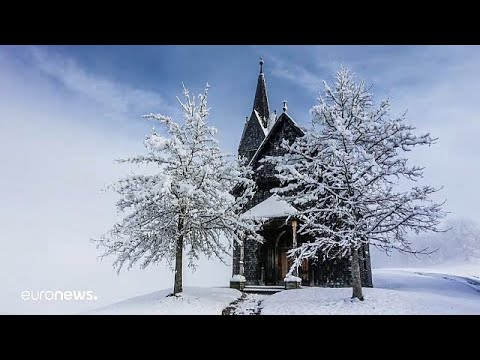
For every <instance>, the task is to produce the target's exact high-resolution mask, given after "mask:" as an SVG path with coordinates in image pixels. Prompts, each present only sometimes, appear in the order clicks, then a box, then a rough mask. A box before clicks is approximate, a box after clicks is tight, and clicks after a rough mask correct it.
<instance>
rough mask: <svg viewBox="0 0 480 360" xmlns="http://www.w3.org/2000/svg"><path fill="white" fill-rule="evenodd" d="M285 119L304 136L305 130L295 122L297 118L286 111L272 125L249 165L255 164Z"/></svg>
mask: <svg viewBox="0 0 480 360" xmlns="http://www.w3.org/2000/svg"><path fill="white" fill-rule="evenodd" d="M283 121H288V122H290V124H291V125H292V126H293V127H295V128H296V129H297V130H298V132H299V135H301V136H303V135H304V134H305V133H304V132H303V130H302V129H301V128H300V126H299V125H298V124H297V123H296V122H295V120H293V119H292V118H291V117H290V115H288V114H287V113H286V112H284V113H282V114H280V116H279V117H278V118H277V119H276V120H275V123H274V124H273V126H272V127H271V129H270V131H268V134H267V136H265V139H263V141H262V143H261V144H260V146H259V147H258V149H257V151H256V152H255V154H254V155H253V157H252V159H251V160H250V162H249V165H253V164H254V163H255V161H257V159H258V157H259V156H260V153H261V152H262V149H263V148H264V147H265V145H266V144H267V143H268V141H269V139H270V138H271V137H272V134H274V133H275V132H276V131H277V129H279V128H280V123H281V122H283Z"/></svg>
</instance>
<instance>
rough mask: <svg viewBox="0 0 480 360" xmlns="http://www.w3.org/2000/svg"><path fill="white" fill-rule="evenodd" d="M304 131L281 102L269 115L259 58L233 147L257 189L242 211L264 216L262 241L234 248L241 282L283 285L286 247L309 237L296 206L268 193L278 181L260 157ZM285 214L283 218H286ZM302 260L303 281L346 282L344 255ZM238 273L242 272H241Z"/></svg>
mask: <svg viewBox="0 0 480 360" xmlns="http://www.w3.org/2000/svg"><path fill="white" fill-rule="evenodd" d="M303 134H304V132H303V130H302V129H301V128H300V127H299V125H298V124H297V123H296V122H295V121H294V120H293V119H292V118H291V116H290V115H289V114H288V112H287V106H286V101H284V102H283V112H282V113H281V114H280V115H277V114H276V113H274V114H271V113H270V109H269V105H268V97H267V87H266V83H265V75H264V73H263V60H260V74H259V76H258V83H257V89H256V92H255V99H254V102H253V109H252V113H251V115H250V117H249V118H247V121H246V123H245V127H244V129H243V134H242V138H241V140H240V145H239V147H238V154H239V156H242V157H245V158H247V159H248V161H249V163H250V165H251V166H252V168H253V169H254V177H255V181H256V184H257V192H256V194H255V196H254V198H253V199H252V201H250V203H249V204H248V205H247V206H246V208H245V213H244V215H245V216H249V215H250V216H253V217H258V218H261V219H262V220H263V221H264V224H263V228H262V230H261V234H262V235H263V237H264V239H265V241H264V243H262V244H261V243H258V242H256V241H246V242H245V243H244V245H242V246H238V245H237V246H236V247H235V248H234V251H233V276H234V277H233V278H232V279H235V278H237V279H238V278H239V277H238V275H242V276H244V278H245V280H246V285H284V284H285V283H284V278H285V275H286V274H287V272H288V270H289V268H290V265H291V262H290V260H289V259H288V258H287V251H288V250H289V249H291V248H292V247H293V246H297V245H298V244H301V243H302V242H304V241H308V240H309V239H308V238H306V237H304V236H302V235H300V234H298V235H297V231H296V229H297V226H298V220H297V219H296V218H295V213H296V211H297V209H295V208H294V207H292V206H291V205H289V204H287V203H286V202H285V201H283V200H281V199H280V198H278V197H277V196H276V195H273V194H272V193H271V192H270V190H271V189H272V188H275V187H277V186H278V185H279V183H278V180H277V179H276V178H275V175H274V169H273V166H272V165H270V164H268V163H266V162H263V163H260V160H261V159H262V158H264V157H265V156H269V155H281V154H282V153H283V152H284V150H283V149H282V147H281V146H280V144H281V142H282V140H283V139H288V141H290V143H292V142H293V141H294V140H295V138H296V137H297V136H303ZM287 219H288V221H287ZM319 255H320V256H318V259H310V260H304V261H303V264H302V266H301V267H299V269H298V274H297V276H298V277H300V278H301V285H302V286H328V287H343V286H350V283H351V274H350V261H349V259H348V258H344V259H335V260H322V256H321V254H319ZM360 255H363V256H362V258H363V259H362V267H361V276H362V285H363V286H365V287H371V286H372V273H371V267H370V255H369V251H368V247H365V248H364V249H363V251H360ZM240 278H241V277H240Z"/></svg>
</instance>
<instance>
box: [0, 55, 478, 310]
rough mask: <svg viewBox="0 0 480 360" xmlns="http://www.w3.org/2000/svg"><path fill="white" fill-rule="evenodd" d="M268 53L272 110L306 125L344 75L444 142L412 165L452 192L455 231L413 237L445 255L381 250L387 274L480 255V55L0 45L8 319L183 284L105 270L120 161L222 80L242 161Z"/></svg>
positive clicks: (221, 98) (215, 121)
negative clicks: (60, 298)
mask: <svg viewBox="0 0 480 360" xmlns="http://www.w3.org/2000/svg"><path fill="white" fill-rule="evenodd" d="M261 56H262V57H264V59H265V66H264V70H265V76H266V82H267V90H268V96H269V102H270V108H271V110H274V109H277V111H281V107H282V101H283V100H284V99H286V100H287V101H288V109H289V110H288V111H289V113H290V114H291V115H292V117H293V118H294V119H295V120H296V121H297V122H298V123H300V124H301V125H303V126H308V122H309V120H310V116H309V109H310V107H311V106H313V105H314V104H315V103H316V98H317V97H318V92H319V91H320V90H321V89H322V80H323V79H325V80H331V79H332V77H333V76H334V74H335V71H336V70H337V69H338V68H339V67H340V64H343V65H345V66H348V67H350V68H352V69H353V71H355V72H356V73H357V74H358V75H359V76H360V77H363V78H365V79H366V81H367V83H371V84H373V88H372V90H371V91H372V92H373V94H374V96H375V99H377V100H380V99H381V98H383V97H386V96H390V97H392V103H393V105H394V110H395V111H397V112H403V111H405V110H406V109H408V113H407V121H408V122H410V123H412V124H414V125H415V126H416V127H417V129H418V131H419V132H430V133H431V134H432V136H434V137H438V138H439V141H438V143H437V144H436V145H434V146H432V147H430V148H427V149H420V150H419V151H414V152H412V154H411V161H412V162H415V163H416V164H418V165H422V166H425V167H426V169H425V177H424V182H425V183H429V184H431V185H433V186H437V187H440V186H443V190H442V191H441V192H440V193H439V194H438V195H437V196H438V199H439V200H444V199H446V201H447V202H446V204H445V209H446V210H447V211H449V212H450V214H449V219H448V221H449V222H448V224H446V227H452V231H450V232H448V233H444V234H433V235H422V236H419V237H414V238H412V239H413V241H414V244H415V246H416V247H419V248H423V247H427V246H428V247H430V248H432V249H437V248H438V250H437V251H436V252H434V253H433V254H432V255H428V256H422V257H420V258H418V259H417V258H415V257H412V256H405V255H402V254H392V255H391V256H386V255H383V254H380V253H378V252H375V251H374V250H372V254H373V255H372V257H373V259H372V265H373V267H401V266H409V267H416V266H425V265H427V266H428V265H435V264H439V263H442V262H450V263H451V262H455V261H463V262H465V261H473V260H474V259H475V258H476V257H479V256H480V254H479V253H478V249H479V246H478V244H479V241H480V240H479V239H480V237H479V235H478V234H479V233H480V231H479V230H478V224H477V223H478V222H479V219H480V209H479V206H478V204H479V201H480V193H479V191H478V190H477V184H479V183H480V168H479V167H480V163H479V162H478V160H477V157H478V154H480V142H479V141H478V136H479V134H480V119H479V118H478V114H479V103H478V99H477V97H478V94H479V93H480V84H479V82H478V81H476V79H478V78H479V75H480V48H479V47H478V46H178V47H175V46H151V47H142V46H133V47H129V46H55V47H47V46H0V196H1V202H0V244H1V251H0V313H2V314H18V313H21V314H24V313H34V314H42V313H77V312H82V311H86V310H88V309H91V308H95V307H99V306H102V305H107V304H110V303H112V302H116V301H119V300H122V299H125V298H129V297H132V296H136V295H141V294H145V293H148V292H152V291H156V290H159V289H163V288H167V287H171V286H172V285H173V274H172V272H171V270H170V269H169V268H168V267H167V266H166V265H165V264H159V265H156V266H151V267H149V268H147V269H145V270H140V269H139V268H138V267H137V268H134V269H132V270H130V271H122V272H121V273H120V275H117V274H116V272H115V270H114V269H113V268H112V261H111V260H110V259H104V260H102V261H100V260H99V259H98V256H99V255H100V251H99V250H97V249H96V248H95V246H94V244H92V243H91V242H90V239H91V238H95V237H98V236H100V235H101V234H103V233H104V232H106V231H107V230H108V229H109V228H110V227H111V226H112V225H113V224H114V222H115V220H116V219H117V214H116V210H115V207H114V203H115V200H116V196H115V194H114V193H109V192H107V193H103V192H101V190H102V189H103V188H104V186H105V185H107V184H108V183H110V182H112V181H114V180H116V179H118V178H119V177H121V176H122V175H124V174H126V173H127V172H128V171H130V170H132V169H128V168H126V167H125V166H122V165H118V164H115V163H114V159H117V158H120V157H127V156H130V155H133V154H138V153H142V152H143V151H144V148H143V140H144V138H145V135H146V134H147V133H148V132H149V131H150V129H151V128H152V126H153V124H152V123H148V122H147V121H145V120H143V119H141V116H142V115H143V114H145V113H149V112H160V113H164V114H167V115H171V116H178V114H179V112H178V110H177V106H176V99H175V96H177V95H180V94H181V82H182V81H183V82H185V84H186V85H187V87H189V88H190V89H191V90H192V91H194V92H195V93H198V92H201V91H202V90H203V87H204V85H205V83H207V82H209V83H210V85H211V88H210V90H209V103H210V106H211V107H212V111H211V117H210V122H211V124H212V125H214V126H215V127H217V128H218V129H219V138H220V141H221V146H222V148H223V149H224V150H226V151H229V152H231V153H236V150H237V146H238V142H239V140H240V136H241V134H242V130H243V125H244V121H245V116H247V115H250V112H251V108H252V105H253V97H254V92H255V86H256V81H257V75H258V58H259V57H261ZM133 171H135V169H133ZM137 171H138V170H137ZM227 262H228V263H229V264H230V262H231V260H230V259H227ZM184 277H185V279H184V285H185V286H228V281H229V278H230V277H231V267H230V266H229V265H228V264H227V265H224V264H222V263H220V262H219V261H215V260H206V259H202V260H201V261H200V262H199V266H198V269H197V271H196V272H192V271H191V270H190V269H188V268H187V267H185V269H184ZM374 280H375V279H374ZM24 290H34V291H36V290H93V291H94V292H95V294H96V295H97V296H98V301H95V302H66V301H64V302H55V301H50V302H49V301H42V302H32V301H23V300H22V299H21V297H20V294H21V292H22V291H24Z"/></svg>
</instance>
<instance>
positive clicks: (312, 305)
mask: <svg viewBox="0 0 480 360" xmlns="http://www.w3.org/2000/svg"><path fill="white" fill-rule="evenodd" d="M373 279H374V286H375V288H372V289H371V288H366V289H364V295H365V301H358V300H352V299H350V295H351V291H352V290H351V289H350V288H337V289H331V288H303V289H299V290H289V291H283V292H281V293H277V294H275V295H272V296H269V297H268V298H266V299H265V300H264V301H263V302H262V303H261V314H262V315H271V314H480V264H475V263H470V264H465V266H461V265H455V266H454V265H452V266H451V267H445V268H442V267H440V266H437V267H432V268H419V269H376V270H374V272H373Z"/></svg>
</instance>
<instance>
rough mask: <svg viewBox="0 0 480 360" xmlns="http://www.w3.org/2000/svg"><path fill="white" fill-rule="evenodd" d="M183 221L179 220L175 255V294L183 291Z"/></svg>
mask: <svg viewBox="0 0 480 360" xmlns="http://www.w3.org/2000/svg"><path fill="white" fill-rule="evenodd" d="M182 230H183V220H182V219H179V220H178V232H179V236H178V239H177V249H176V255H175V284H174V286H173V294H174V295H175V294H178V293H181V292H182V291H183V286H182V270H183V267H182V263H183V261H182V260H183V234H182Z"/></svg>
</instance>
